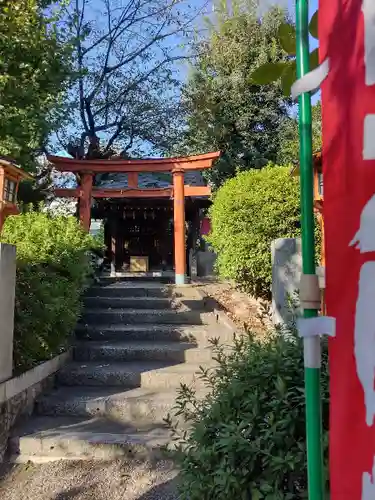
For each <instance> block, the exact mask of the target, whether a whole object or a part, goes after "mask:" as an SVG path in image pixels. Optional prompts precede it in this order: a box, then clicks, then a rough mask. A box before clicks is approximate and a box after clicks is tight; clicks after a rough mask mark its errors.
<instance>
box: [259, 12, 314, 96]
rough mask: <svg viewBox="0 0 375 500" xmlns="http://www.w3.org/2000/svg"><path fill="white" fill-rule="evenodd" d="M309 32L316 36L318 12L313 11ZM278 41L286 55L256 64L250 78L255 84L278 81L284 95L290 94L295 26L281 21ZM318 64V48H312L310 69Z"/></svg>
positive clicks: (295, 37)
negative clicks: (285, 56) (283, 59)
mask: <svg viewBox="0 0 375 500" xmlns="http://www.w3.org/2000/svg"><path fill="white" fill-rule="evenodd" d="M309 33H310V35H311V36H313V37H314V38H318V12H315V13H314V14H313V16H312V18H311V20H310V24H309ZM277 38H278V41H279V43H280V45H281V47H282V48H283V50H284V51H285V52H286V54H287V55H288V56H287V58H286V60H285V61H282V62H278V61H277V62H275V61H272V62H267V63H264V64H261V65H260V66H258V67H257V68H256V69H255V71H254V72H253V73H252V80H253V82H254V83H255V84H257V85H269V84H270V83H274V82H280V86H281V88H282V90H283V93H284V95H285V96H286V97H289V96H290V90H291V87H292V85H293V83H294V82H295V81H296V80H297V64H296V41H297V32H296V28H295V26H294V25H293V24H291V23H290V22H285V23H281V24H280V26H279V28H278V33H277ZM318 65H319V50H318V49H314V50H313V51H312V52H311V53H310V70H313V69H315V68H316V67H317V66H318Z"/></svg>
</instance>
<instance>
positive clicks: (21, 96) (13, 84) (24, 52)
mask: <svg viewBox="0 0 375 500" xmlns="http://www.w3.org/2000/svg"><path fill="white" fill-rule="evenodd" d="M45 4H46V2H44V5H45ZM39 7H40V2H39V3H38V2H36V0H19V1H18V2H13V1H12V0H4V1H3V2H2V8H1V11H0V54H1V58H0V74H1V75H2V76H1V78H0V103H1V106H0V154H3V155H9V156H12V157H14V158H15V159H17V160H18V161H22V162H27V161H28V160H29V159H30V157H31V155H32V153H33V151H35V150H36V149H38V148H40V147H41V146H42V145H43V143H44V141H45V139H46V137H47V136H48V134H49V132H50V131H51V129H52V128H53V126H54V122H55V119H56V118H58V109H59V107H60V105H61V98H62V95H63V93H64V91H65V89H66V81H67V79H68V77H69V76H70V65H69V56H70V47H69V44H68V43H66V40H64V38H63V36H60V35H58V33H57V32H56V30H55V29H54V27H53V24H51V23H50V20H49V19H46V18H44V16H43V14H42V12H41V11H40V9H39Z"/></svg>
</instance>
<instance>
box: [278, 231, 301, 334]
mask: <svg viewBox="0 0 375 500" xmlns="http://www.w3.org/2000/svg"><path fill="white" fill-rule="evenodd" d="M271 256H272V320H273V323H274V325H286V324H288V323H290V321H291V320H292V319H293V308H291V305H290V301H291V300H293V299H295V298H296V294H297V293H298V289H299V283H300V281H301V273H302V253H301V240H300V239H299V238H279V239H277V240H274V241H273V242H272V244H271ZM295 312H296V313H297V314H299V313H300V312H301V311H300V309H299V308H297V310H296V311H295Z"/></svg>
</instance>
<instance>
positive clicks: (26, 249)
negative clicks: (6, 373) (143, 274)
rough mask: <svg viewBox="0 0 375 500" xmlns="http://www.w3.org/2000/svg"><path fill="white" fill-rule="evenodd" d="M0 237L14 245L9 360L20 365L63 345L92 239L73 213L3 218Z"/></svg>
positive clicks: (43, 357)
mask: <svg viewBox="0 0 375 500" xmlns="http://www.w3.org/2000/svg"><path fill="white" fill-rule="evenodd" d="M1 241H2V242H4V243H10V244H13V245H16V246H17V282H16V306H15V327H14V365H15V370H16V371H20V370H26V369H29V368H31V367H32V366H34V365H35V364H37V363H39V362H41V361H45V360H47V359H50V358H52V357H53V356H55V355H57V354H58V353H59V352H61V351H62V350H63V349H64V347H65V346H66V344H67V341H68V339H69V336H70V334H71V332H72V330H73V329H74V326H75V323H76V321H77V318H78V316H79V314H80V310H81V301H80V298H81V295H82V292H83V291H84V289H85V287H86V286H87V285H88V283H89V277H90V274H91V271H92V268H91V264H90V260H89V258H88V251H89V250H91V249H92V248H93V247H95V246H96V245H97V243H95V242H94V240H93V238H92V237H91V236H89V235H87V234H86V233H85V232H84V231H83V230H82V229H81V228H80V226H79V224H78V222H77V221H76V219H75V218H74V217H63V216H59V217H50V216H49V215H48V214H46V213H40V212H29V213H25V214H22V215H19V216H17V217H9V218H8V219H7V220H6V223H5V225H4V228H3V232H2V235H1Z"/></svg>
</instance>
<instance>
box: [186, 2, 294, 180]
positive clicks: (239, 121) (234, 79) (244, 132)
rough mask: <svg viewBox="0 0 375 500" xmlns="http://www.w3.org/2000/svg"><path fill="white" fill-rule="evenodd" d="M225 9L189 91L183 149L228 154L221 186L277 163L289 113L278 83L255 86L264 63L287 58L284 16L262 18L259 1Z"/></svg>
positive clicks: (219, 172) (220, 170) (216, 175)
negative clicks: (282, 35)
mask: <svg viewBox="0 0 375 500" xmlns="http://www.w3.org/2000/svg"><path fill="white" fill-rule="evenodd" d="M222 4H223V5H222V6H221V8H220V9H218V11H217V19H216V20H215V21H214V22H213V23H212V25H211V27H210V31H209V37H208V38H207V39H205V40H203V41H201V43H200V52H199V54H198V55H197V57H196V60H195V63H194V65H193V68H192V73H191V76H190V79H189V82H188V84H187V85H186V87H185V89H184V94H183V97H184V104H185V107H186V113H187V122H188V126H187V130H186V134H185V136H184V139H183V141H182V144H181V145H180V151H185V152H188V153H198V152H204V151H207V150H218V149H219V150H222V151H223V153H224V154H223V156H222V159H221V160H220V161H219V162H218V163H217V165H216V168H215V169H214V170H213V171H212V174H211V177H210V179H211V181H213V182H214V183H215V184H216V185H220V184H221V183H222V182H223V181H224V180H225V179H226V178H228V177H231V176H233V175H234V174H235V172H236V170H245V169H248V168H254V167H255V168H259V167H263V166H264V165H265V164H267V162H268V161H275V159H276V157H277V152H278V149H279V144H280V142H279V130H280V127H281V124H282V122H283V119H284V117H285V116H287V108H288V101H287V100H285V99H283V95H282V92H281V90H280V88H279V86H278V84H270V85H267V86H258V85H254V84H253V82H252V81H251V75H252V73H253V71H254V70H255V68H257V67H258V66H259V65H260V64H263V63H274V64H276V65H277V64H280V63H281V62H282V61H283V60H284V59H285V56H286V53H285V51H284V50H283V48H282V46H281V44H280V43H279V41H278V38H277V33H278V28H279V26H280V25H282V23H285V14H284V12H283V11H280V10H279V9H276V8H273V9H271V10H270V11H268V12H267V13H266V14H265V15H264V16H263V17H262V18H259V17H258V16H257V14H256V6H255V3H254V2H231V3H230V4H231V6H230V8H229V7H228V6H227V5H228V4H229V3H228V2H222Z"/></svg>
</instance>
